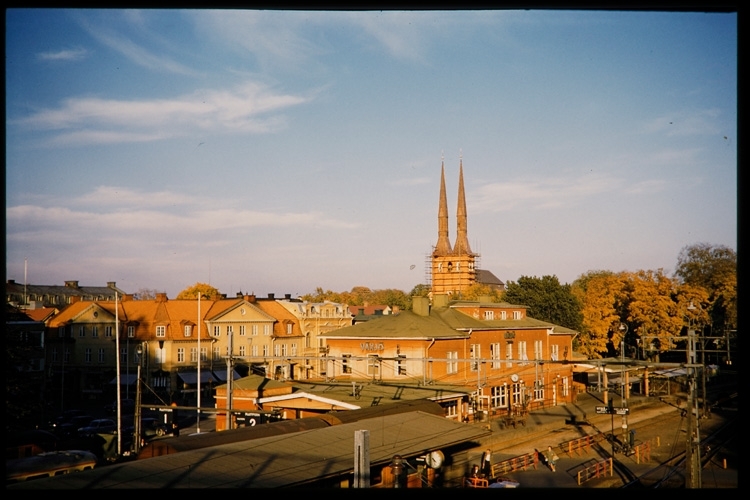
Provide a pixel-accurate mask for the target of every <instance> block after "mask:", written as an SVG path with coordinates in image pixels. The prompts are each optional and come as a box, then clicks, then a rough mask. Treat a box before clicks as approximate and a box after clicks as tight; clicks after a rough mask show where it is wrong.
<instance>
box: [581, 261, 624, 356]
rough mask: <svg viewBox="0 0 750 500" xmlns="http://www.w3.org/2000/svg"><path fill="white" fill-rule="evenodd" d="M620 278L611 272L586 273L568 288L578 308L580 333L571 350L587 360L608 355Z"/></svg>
mask: <svg viewBox="0 0 750 500" xmlns="http://www.w3.org/2000/svg"><path fill="white" fill-rule="evenodd" d="M622 288H623V284H622V278H621V276H620V275H618V274H615V273H613V272H611V271H601V270H600V271H589V272H588V273H586V274H583V275H581V276H580V277H579V278H578V279H576V280H575V281H574V282H573V284H572V285H571V292H572V293H573V295H575V296H576V298H577V299H578V301H579V303H580V304H581V329H580V333H579V335H578V336H577V337H576V338H575V339H574V342H575V344H574V346H573V347H574V349H576V350H578V351H579V352H580V353H581V354H583V355H584V356H586V357H587V358H589V359H596V358H601V357H602V356H605V355H607V354H608V352H609V346H610V343H611V334H612V331H613V329H616V326H615V325H619V323H620V315H619V313H618V311H617V308H616V307H617V305H618V303H619V302H621V300H618V297H620V296H621V295H622Z"/></svg>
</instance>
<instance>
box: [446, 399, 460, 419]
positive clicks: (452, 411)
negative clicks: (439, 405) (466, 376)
mask: <svg viewBox="0 0 750 500" xmlns="http://www.w3.org/2000/svg"><path fill="white" fill-rule="evenodd" d="M444 408H445V416H446V417H457V416H458V401H448V402H446V403H445V406H444Z"/></svg>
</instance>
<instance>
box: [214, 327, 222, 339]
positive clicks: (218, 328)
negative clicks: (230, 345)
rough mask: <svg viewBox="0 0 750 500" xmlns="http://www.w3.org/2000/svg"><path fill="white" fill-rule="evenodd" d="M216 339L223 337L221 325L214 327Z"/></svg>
mask: <svg viewBox="0 0 750 500" xmlns="http://www.w3.org/2000/svg"><path fill="white" fill-rule="evenodd" d="M214 337H221V325H214Z"/></svg>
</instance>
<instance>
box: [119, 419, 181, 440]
mask: <svg viewBox="0 0 750 500" xmlns="http://www.w3.org/2000/svg"><path fill="white" fill-rule="evenodd" d="M134 432H135V429H134V428H133V426H132V425H131V426H129V427H128V428H127V429H125V430H124V431H123V435H131V434H133V433H134ZM170 433H171V429H170V428H169V427H168V426H167V424H165V423H164V422H162V421H161V420H159V419H158V418H151V417H145V418H141V437H142V438H143V439H144V440H149V439H152V438H155V437H161V436H166V435H167V434H170Z"/></svg>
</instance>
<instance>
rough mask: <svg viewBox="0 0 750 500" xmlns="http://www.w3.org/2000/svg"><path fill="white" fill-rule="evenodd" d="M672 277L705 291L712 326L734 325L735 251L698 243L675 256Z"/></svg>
mask: <svg viewBox="0 0 750 500" xmlns="http://www.w3.org/2000/svg"><path fill="white" fill-rule="evenodd" d="M674 274H675V276H676V277H677V278H678V279H680V280H681V282H682V283H683V284H686V285H691V286H697V287H701V288H703V289H705V290H706V292H707V293H708V302H709V304H708V309H709V313H710V316H711V318H710V323H711V325H712V329H713V330H715V331H718V332H723V331H724V330H725V329H736V328H737V253H736V252H735V251H734V250H732V249H731V248H729V247H726V246H723V245H711V244H709V243H697V244H695V245H690V246H686V247H684V248H683V249H682V250H680V254H679V255H678V256H677V268H676V269H675V273H674Z"/></svg>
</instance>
